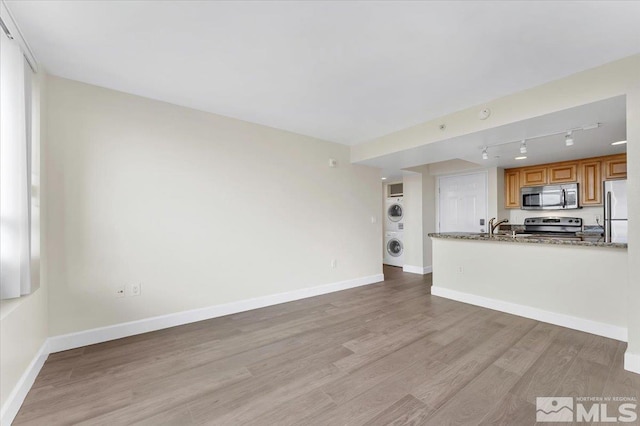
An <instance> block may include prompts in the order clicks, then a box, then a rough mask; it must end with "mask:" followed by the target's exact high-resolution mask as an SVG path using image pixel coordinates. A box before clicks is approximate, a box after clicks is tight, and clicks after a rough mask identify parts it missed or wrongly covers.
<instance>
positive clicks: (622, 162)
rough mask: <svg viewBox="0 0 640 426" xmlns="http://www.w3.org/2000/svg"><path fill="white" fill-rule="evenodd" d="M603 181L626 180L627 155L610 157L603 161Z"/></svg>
mask: <svg viewBox="0 0 640 426" xmlns="http://www.w3.org/2000/svg"><path fill="white" fill-rule="evenodd" d="M603 166H604V173H603V174H604V180H611V179H626V178H627V154H619V155H612V156H610V157H607V158H606V159H605V160H604V164H603Z"/></svg>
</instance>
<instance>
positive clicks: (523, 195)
mask: <svg viewBox="0 0 640 426" xmlns="http://www.w3.org/2000/svg"><path fill="white" fill-rule="evenodd" d="M520 206H521V208H522V209H523V210H566V209H577V208H579V205H578V184H577V183H569V184H566V185H545V186H527V187H524V188H521V189H520Z"/></svg>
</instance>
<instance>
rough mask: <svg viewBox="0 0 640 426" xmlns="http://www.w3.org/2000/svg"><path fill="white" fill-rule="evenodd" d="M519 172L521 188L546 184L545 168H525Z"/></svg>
mask: <svg viewBox="0 0 640 426" xmlns="http://www.w3.org/2000/svg"><path fill="white" fill-rule="evenodd" d="M521 170H522V171H521V172H520V177H521V179H522V181H521V182H520V183H521V185H522V186H537V185H546V184H547V183H548V181H547V167H546V166H536V167H526V168H524V169H521Z"/></svg>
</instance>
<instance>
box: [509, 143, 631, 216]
mask: <svg viewBox="0 0 640 426" xmlns="http://www.w3.org/2000/svg"><path fill="white" fill-rule="evenodd" d="M626 178H627V154H616V155H608V156H604V157H593V158H584V159H581V160H575V161H563V162H561V163H551V164H539V165H536V166H527V167H519V168H514V169H506V170H505V171H504V207H505V208H506V209H517V208H520V189H521V188H523V187H526V186H539V185H547V184H551V185H560V184H565V183H573V182H577V183H578V186H579V190H580V206H599V205H602V201H603V200H602V182H603V181H605V180H614V179H626Z"/></svg>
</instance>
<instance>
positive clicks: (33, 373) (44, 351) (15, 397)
mask: <svg viewBox="0 0 640 426" xmlns="http://www.w3.org/2000/svg"><path fill="white" fill-rule="evenodd" d="M48 356H49V341H48V340H45V341H44V342H43V343H42V346H40V350H39V351H38V352H37V353H36V356H35V357H33V360H31V362H30V363H29V366H28V367H27V369H26V370H25V371H24V373H23V374H22V376H21V377H20V380H18V383H16V386H15V387H14V388H13V390H12V391H11V394H10V395H9V397H8V398H7V400H6V401H5V403H4V405H3V406H2V410H0V425H2V426H9V425H11V423H12V422H13V420H14V419H15V417H16V415H17V414H18V411H19V410H20V407H21V406H22V403H23V402H24V399H25V398H26V397H27V394H28V393H29V390H30V389H31V386H33V382H35V381H36V377H38V373H40V370H41V369H42V366H43V365H44V362H45V361H46V360H47V357H48Z"/></svg>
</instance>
